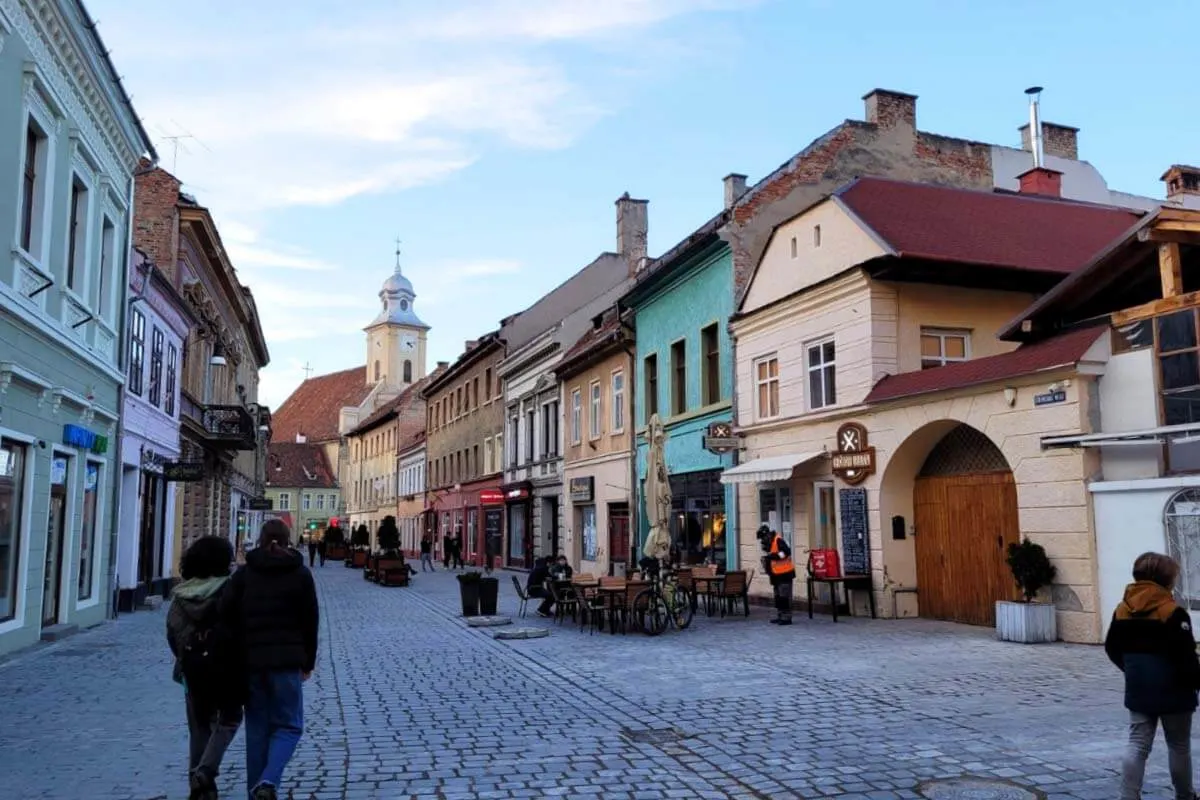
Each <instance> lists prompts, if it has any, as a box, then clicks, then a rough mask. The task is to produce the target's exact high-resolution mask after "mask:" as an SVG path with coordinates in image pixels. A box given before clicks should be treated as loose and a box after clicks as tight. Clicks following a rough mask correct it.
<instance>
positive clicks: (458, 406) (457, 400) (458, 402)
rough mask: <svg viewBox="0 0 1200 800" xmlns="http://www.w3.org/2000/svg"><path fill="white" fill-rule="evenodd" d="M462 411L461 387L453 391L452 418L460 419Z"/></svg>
mask: <svg viewBox="0 0 1200 800" xmlns="http://www.w3.org/2000/svg"><path fill="white" fill-rule="evenodd" d="M462 410H463V387H461V386H460V387H458V388H457V389H455V390H454V416H455V417H461V416H462Z"/></svg>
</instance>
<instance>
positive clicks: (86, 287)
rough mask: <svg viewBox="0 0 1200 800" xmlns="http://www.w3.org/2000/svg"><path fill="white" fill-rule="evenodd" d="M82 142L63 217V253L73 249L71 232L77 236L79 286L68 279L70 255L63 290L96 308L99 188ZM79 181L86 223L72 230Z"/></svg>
mask: <svg viewBox="0 0 1200 800" xmlns="http://www.w3.org/2000/svg"><path fill="white" fill-rule="evenodd" d="M79 147H80V144H79V142H78V141H77V142H75V148H76V157H75V158H74V159H73V162H72V167H71V171H70V175H71V180H70V182H69V183H68V184H67V193H66V197H65V198H64V202H65V204H66V215H65V216H64V217H63V218H64V219H65V220H66V221H67V226H66V230H65V231H63V234H62V236H63V253H64V255H70V252H71V236H72V233H74V236H75V265H74V266H75V283H76V285H75V286H71V285H70V282H69V281H68V280H67V276H68V275H70V273H71V266H72V265H71V264H68V263H67V259H66V258H64V259H63V274H62V282H61V284H60V285H61V286H62V290H63V291H64V292H66V293H67V294H68V295H70V296H71V297H72V298H74V299H75V300H76V301H77V302H78V303H80V304H81V305H83V306H84V307H85V308H92V307H93V305H92V303H90V302H89V301H88V298H89V297H91V291H92V270H91V263H92V261H91V251H92V214H93V211H94V210H95V202H96V192H95V185H94V183H93V181H92V179H91V177H90V175H89V174H88V172H87V170H86V168H84V166H83V164H82V163H81V159H80V157H79V155H78V153H79ZM76 181H78V182H79V184H80V187H81V188H82V191H83V210H82V213H80V214H79V219H78V224H79V225H81V226H82V230H81V231H74V232H72V231H71V215H72V214H73V213H74V209H73V208H72V207H71V206H72V202H73V201H74V199H75V182H76Z"/></svg>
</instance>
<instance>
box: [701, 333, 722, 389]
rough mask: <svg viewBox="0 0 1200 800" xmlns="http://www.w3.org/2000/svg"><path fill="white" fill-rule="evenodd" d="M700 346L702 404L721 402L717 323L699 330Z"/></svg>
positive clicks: (719, 338)
mask: <svg viewBox="0 0 1200 800" xmlns="http://www.w3.org/2000/svg"><path fill="white" fill-rule="evenodd" d="M700 347H701V349H702V353H703V355H704V375H703V376H702V381H703V386H704V403H703V404H704V405H706V406H711V405H713V404H714V403H719V402H721V337H720V335H719V330H718V327H717V323H715V322H714V323H713V324H712V325H709V326H708V327H707V328H705V329H704V330H702V331H700Z"/></svg>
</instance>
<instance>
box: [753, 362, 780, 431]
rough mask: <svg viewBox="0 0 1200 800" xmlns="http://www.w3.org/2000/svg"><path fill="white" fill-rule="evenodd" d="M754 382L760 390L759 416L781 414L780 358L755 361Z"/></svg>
mask: <svg viewBox="0 0 1200 800" xmlns="http://www.w3.org/2000/svg"><path fill="white" fill-rule="evenodd" d="M754 383H755V387H756V389H757V390H758V405H757V411H758V414H757V416H758V418H759V419H772V418H774V417H778V416H779V359H778V357H776V356H768V357H766V358H760V359H758V360H757V361H755V362H754Z"/></svg>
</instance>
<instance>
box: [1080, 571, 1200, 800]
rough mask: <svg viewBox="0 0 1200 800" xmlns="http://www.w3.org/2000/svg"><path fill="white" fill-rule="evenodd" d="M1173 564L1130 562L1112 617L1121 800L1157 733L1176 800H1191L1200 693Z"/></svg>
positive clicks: (1139, 774)
mask: <svg viewBox="0 0 1200 800" xmlns="http://www.w3.org/2000/svg"><path fill="white" fill-rule="evenodd" d="M1178 578H1179V564H1178V563H1177V562H1176V561H1175V559H1173V558H1171V557H1170V556H1166V555H1163V554H1162V553H1143V554H1142V555H1140V556H1138V558H1137V560H1136V561H1134V562H1133V583H1131V584H1129V585H1128V586H1126V587H1125V597H1124V598H1123V599H1122V600H1121V602H1120V604H1118V605H1117V609H1116V611H1115V612H1113V618H1112V622H1111V623H1110V624H1109V626H1108V635H1107V636H1106V637H1105V639H1104V652H1105V653H1107V654H1108V657H1109V659H1110V660H1111V661H1112V662H1113V664H1115V665H1116V667H1117V669H1119V670H1121V672H1123V673H1125V708H1127V709H1129V744H1128V745H1127V747H1126V750H1125V758H1124V762H1123V764H1122V778H1121V800H1138V799H1139V798H1140V797H1141V796H1142V782H1143V780H1144V779H1145V775H1146V759H1148V758H1149V757H1150V749H1151V748H1152V747H1153V746H1154V735H1155V733H1156V732H1157V731H1158V728H1159V726H1160V725H1161V726H1162V730H1163V737H1164V738H1165V739H1166V740H1167V766H1168V768H1169V769H1170V772H1171V783H1172V784H1174V786H1175V797H1176V799H1177V800H1196V798H1197V797H1200V795H1197V794H1196V790H1195V788H1194V787H1193V785H1192V715H1193V714H1194V713H1195V711H1196V691H1197V690H1198V689H1200V660H1198V659H1197V657H1196V640H1195V638H1194V634H1193V633H1192V618H1191V617H1190V616H1189V615H1188V612H1187V611H1186V610H1185V609H1184V608H1183V607H1181V606H1180V605H1178V604H1177V603H1176V602H1175V598H1174V596H1173V595H1172V590H1173V589H1174V588H1175V582H1176V580H1178Z"/></svg>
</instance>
